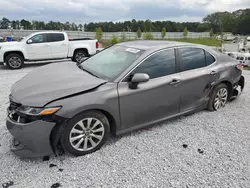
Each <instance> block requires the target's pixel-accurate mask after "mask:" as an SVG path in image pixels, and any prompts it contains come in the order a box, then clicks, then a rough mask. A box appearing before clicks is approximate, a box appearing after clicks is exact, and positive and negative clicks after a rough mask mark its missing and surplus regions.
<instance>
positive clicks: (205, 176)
mask: <svg viewBox="0 0 250 188" xmlns="http://www.w3.org/2000/svg"><path fill="white" fill-rule="evenodd" d="M38 66H41V65H35V64H34V65H29V66H26V67H25V68H23V69H21V70H15V71H10V70H7V69H6V68H5V67H0V110H1V111H0V187H1V184H3V187H11V188H12V187H13V188H28V187H31V188H33V187H36V188H40V187H41V188H44V187H54V188H56V187H66V188H78V187H81V188H85V187H91V188H92V187H98V188H99V187H109V188H110V187H143V188H144V187H183V188H188V187H189V188H191V187H199V188H200V187H233V188H237V187H250V139H249V138H250V110H249V104H250V71H248V72H247V71H245V72H244V76H245V77H246V87H245V91H244V93H243V94H242V95H241V96H240V97H239V98H238V99H237V100H235V101H233V102H232V103H229V104H228V105H227V106H226V108H224V109H222V110H221V111H219V112H207V111H202V112H199V113H196V114H193V115H190V116H186V117H181V118H176V119H173V120H170V121H167V122H166V123H164V124H162V125H158V126H154V127H152V128H150V129H146V130H141V131H137V132H133V133H131V134H127V135H125V136H122V137H119V138H112V139H111V140H110V141H109V142H108V143H107V144H106V145H105V146H104V147H103V148H102V149H101V150H99V151H97V152H95V153H93V154H90V155H86V156H83V157H78V158H76V157H71V156H60V157H50V159H49V160H48V161H43V159H33V160H27V159H20V158H18V157H16V156H14V155H13V154H12V153H11V152H10V150H9V140H10V138H11V136H10V134H9V133H8V131H7V129H6V127H5V115H6V110H5V109H6V107H7V104H6V102H7V101H8V94H9V91H10V87H11V85H12V84H13V83H14V82H16V81H17V80H19V79H20V78H22V77H23V76H25V75H26V74H27V73H28V72H30V71H31V70H33V69H34V68H36V67H38Z"/></svg>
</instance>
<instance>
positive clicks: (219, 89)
mask: <svg viewBox="0 0 250 188" xmlns="http://www.w3.org/2000/svg"><path fill="white" fill-rule="evenodd" d="M227 101H228V88H227V85H226V84H223V83H221V84H219V85H217V86H215V88H214V89H213V91H212V93H211V97H210V99H209V101H208V106H207V109H208V110H209V111H217V110H219V109H221V108H223V107H224V106H225V105H226V103H227Z"/></svg>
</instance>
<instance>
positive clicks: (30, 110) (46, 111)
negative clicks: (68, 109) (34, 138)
mask: <svg viewBox="0 0 250 188" xmlns="http://www.w3.org/2000/svg"><path fill="white" fill-rule="evenodd" d="M60 109H61V107H52V108H34V107H29V106H21V107H19V108H18V109H17V111H19V112H21V113H23V114H26V115H32V116H38V115H41V116H44V115H52V114H54V113H56V112H57V111H58V110H60Z"/></svg>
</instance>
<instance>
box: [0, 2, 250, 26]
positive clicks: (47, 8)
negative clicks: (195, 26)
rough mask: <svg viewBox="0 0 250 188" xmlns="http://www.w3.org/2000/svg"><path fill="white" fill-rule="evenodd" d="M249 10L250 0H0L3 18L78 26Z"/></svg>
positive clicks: (198, 18)
mask: <svg viewBox="0 0 250 188" xmlns="http://www.w3.org/2000/svg"><path fill="white" fill-rule="evenodd" d="M249 7H250V0H0V17H7V18H9V19H11V20H13V19H19V20H20V19H22V18H24V19H27V20H30V21H32V20H40V21H50V20H53V21H61V22H65V21H70V22H76V23H89V22H99V21H124V20H131V19H133V18H134V19H136V20H138V19H142V20H146V19H151V20H171V21H179V22H185V21H201V20H202V18H203V17H204V16H206V15H207V14H208V13H212V12H215V11H234V10H237V9H245V8H249Z"/></svg>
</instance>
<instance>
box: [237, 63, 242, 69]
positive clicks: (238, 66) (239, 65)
mask: <svg viewBox="0 0 250 188" xmlns="http://www.w3.org/2000/svg"><path fill="white" fill-rule="evenodd" d="M243 68H244V65H243V64H242V63H240V64H238V65H236V69H238V70H243Z"/></svg>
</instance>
